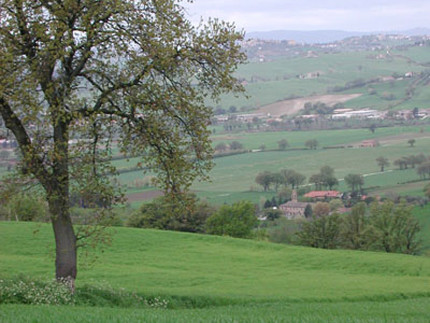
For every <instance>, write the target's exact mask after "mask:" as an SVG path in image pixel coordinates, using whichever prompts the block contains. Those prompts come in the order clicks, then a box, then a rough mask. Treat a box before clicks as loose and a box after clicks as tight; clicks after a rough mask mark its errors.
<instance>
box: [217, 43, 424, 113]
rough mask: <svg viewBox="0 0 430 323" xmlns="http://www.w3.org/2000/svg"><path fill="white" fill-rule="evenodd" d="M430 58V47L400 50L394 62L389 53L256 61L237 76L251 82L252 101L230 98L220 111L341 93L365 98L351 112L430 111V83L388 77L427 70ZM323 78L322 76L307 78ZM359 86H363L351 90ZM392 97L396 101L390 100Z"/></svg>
mask: <svg viewBox="0 0 430 323" xmlns="http://www.w3.org/2000/svg"><path fill="white" fill-rule="evenodd" d="M377 57H379V58H377ZM428 57H429V47H413V48H407V49H405V50H403V51H398V52H396V51H394V52H393V55H392V56H389V57H388V56H386V51H385V50H384V51H362V52H353V53H351V52H348V53H332V54H326V53H318V55H317V56H316V57H299V58H293V59H292V58H285V57H281V58H278V59H274V60H269V61H267V62H252V63H248V64H246V65H243V66H241V67H240V68H239V70H238V71H237V76H238V77H240V78H241V79H244V80H246V86H245V87H246V90H247V93H248V98H246V97H244V96H242V97H234V96H224V97H223V100H222V101H221V104H220V106H223V107H224V108H228V107H229V106H232V105H233V106H236V107H237V108H238V109H240V108H244V109H258V108H260V107H262V106H265V105H269V104H274V103H276V102H281V101H284V100H288V99H291V98H294V97H303V98H307V97H312V96H320V95H325V94H328V92H331V91H332V90H333V89H335V88H337V92H336V94H342V95H345V94H358V93H361V94H362V95H361V96H359V97H357V98H355V99H353V100H350V101H348V102H346V103H345V105H346V106H348V107H353V108H361V107H372V108H377V109H413V108H414V107H416V106H417V107H422V108H427V107H428V102H429V99H430V89H429V87H428V86H427V85H428V83H426V82H425V80H418V79H415V78H411V79H400V78H399V79H397V80H394V81H393V80H391V81H389V79H388V77H391V76H392V75H397V76H403V75H404V74H405V73H409V72H414V73H419V72H422V71H426V70H427V69H428V66H427V65H426V63H427V62H428ZM317 73H318V75H319V76H318V77H307V75H315V74H317ZM300 76H301V77H300ZM381 78H387V81H385V82H384V81H378V80H379V79H381ZM357 80H359V81H360V82H357ZM354 82H355V84H359V83H361V85H358V86H357V85H353V86H352V87H351V85H352V84H354ZM363 82H364V83H363ZM348 87H349V88H348ZM408 89H413V95H412V97H408V96H407V95H406V91H407V90H408ZM387 93H388V94H393V96H387V95H386V94H387ZM388 97H389V98H390V99H389V100H387V98H388Z"/></svg>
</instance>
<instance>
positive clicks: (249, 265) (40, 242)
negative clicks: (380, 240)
mask: <svg viewBox="0 0 430 323" xmlns="http://www.w3.org/2000/svg"><path fill="white" fill-rule="evenodd" d="M35 230H37V231H38V233H36V234H34V233H33V232H34V231H35ZM51 230H52V229H51V227H50V226H49V225H45V224H33V223H10V222H8V223H5V222H2V223H0V272H1V276H2V278H8V277H12V276H15V275H17V274H19V273H23V274H26V275H31V276H32V277H49V276H52V273H53V269H54V267H53V264H54V260H53V259H52V257H51V256H50V255H49V252H48V249H47V247H48V246H52V244H53V234H52V231H51ZM115 231H116V232H115V234H114V236H113V243H112V246H111V247H108V248H107V249H106V251H105V252H104V253H98V254H97V256H98V259H97V261H96V263H95V264H94V265H93V266H92V267H86V268H85V267H84V268H83V267H82V266H81V269H80V271H79V274H78V280H77V288H78V289H79V288H80V286H83V285H84V284H91V283H94V282H100V281H105V282H107V283H109V284H110V285H111V286H113V287H114V288H125V290H128V291H134V292H138V293H140V294H143V295H150V296H160V297H165V298H166V299H169V298H172V297H173V298H175V297H176V298H177V297H181V298H186V299H189V300H190V302H189V304H200V305H199V306H198V307H202V308H200V309H197V308H176V309H169V310H162V309H158V310H149V309H148V310H141V309H107V308H99V307H96V308H88V307H86V308H85V307H84V308H81V307H67V306H58V307H57V306H24V305H1V306H0V322H59V321H62V322H64V323H66V322H137V321H140V322H191V323H192V322H327V321H330V322H411V323H412V322H426V320H427V321H428V320H429V318H430V311H429V309H428V308H429V304H430V298H429V297H430V258H428V257H417V256H406V255H398V254H385V253H374V252H354V251H343V250H318V249H311V248H304V247H291V246H284V245H277V244H272V243H268V242H256V241H249V240H240V239H233V238H225V237H215V236H204V235H197V234H186V233H178V232H166V231H155V230H142V229H130V228H117V229H115ZM81 265H82V263H81ZM199 300H200V301H199ZM186 307H187V306H186ZM191 307H195V306H191Z"/></svg>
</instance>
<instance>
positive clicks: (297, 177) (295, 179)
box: [280, 169, 306, 189]
mask: <svg viewBox="0 0 430 323" xmlns="http://www.w3.org/2000/svg"><path fill="white" fill-rule="evenodd" d="M280 177H281V178H282V182H283V184H284V185H287V184H288V185H291V188H292V189H294V188H297V187H299V185H301V184H303V183H304V181H305V180H306V176H305V175H303V174H300V173H298V172H296V171H295V170H292V169H283V170H281V172H280Z"/></svg>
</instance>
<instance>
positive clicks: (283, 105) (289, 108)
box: [257, 93, 361, 117]
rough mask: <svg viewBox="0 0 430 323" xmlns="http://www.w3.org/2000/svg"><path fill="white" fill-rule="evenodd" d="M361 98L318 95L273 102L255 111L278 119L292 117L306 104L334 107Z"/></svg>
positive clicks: (342, 95) (355, 96)
mask: <svg viewBox="0 0 430 323" xmlns="http://www.w3.org/2000/svg"><path fill="white" fill-rule="evenodd" d="M359 96H361V94H360V93H358V94H339V95H337V94H330V95H318V96H309V97H306V98H298V99H290V100H284V101H279V102H275V103H272V104H269V105H265V106H263V107H261V108H259V109H258V110H257V113H264V114H268V113H270V115H271V116H273V117H280V116H282V115H288V116H291V115H294V114H297V113H298V112H299V111H300V110H302V109H303V108H304V106H305V103H306V102H311V103H317V102H322V103H325V104H327V105H334V104H336V103H344V102H346V101H349V100H352V99H355V98H358V97H359Z"/></svg>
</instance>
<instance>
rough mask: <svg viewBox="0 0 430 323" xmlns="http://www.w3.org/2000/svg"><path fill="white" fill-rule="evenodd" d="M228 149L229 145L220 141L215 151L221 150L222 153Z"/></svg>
mask: <svg viewBox="0 0 430 323" xmlns="http://www.w3.org/2000/svg"><path fill="white" fill-rule="evenodd" d="M226 150H227V145H226V144H225V143H223V142H220V143H219V144H217V145H216V146H215V151H219V152H220V153H222V152H224V151H226Z"/></svg>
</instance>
